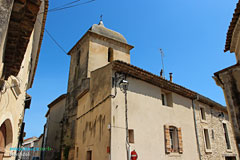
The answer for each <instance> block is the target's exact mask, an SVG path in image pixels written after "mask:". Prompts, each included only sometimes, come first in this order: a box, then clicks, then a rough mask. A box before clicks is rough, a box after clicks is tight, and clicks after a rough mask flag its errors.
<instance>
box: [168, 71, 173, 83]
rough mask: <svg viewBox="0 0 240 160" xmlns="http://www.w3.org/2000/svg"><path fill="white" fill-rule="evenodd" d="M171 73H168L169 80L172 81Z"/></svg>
mask: <svg viewBox="0 0 240 160" xmlns="http://www.w3.org/2000/svg"><path fill="white" fill-rule="evenodd" d="M172 74H173V73H169V77H170V82H172Z"/></svg>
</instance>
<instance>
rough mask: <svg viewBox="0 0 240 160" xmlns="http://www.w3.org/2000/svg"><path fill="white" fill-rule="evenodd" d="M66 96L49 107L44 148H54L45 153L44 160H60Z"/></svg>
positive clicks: (62, 96)
mask: <svg viewBox="0 0 240 160" xmlns="http://www.w3.org/2000/svg"><path fill="white" fill-rule="evenodd" d="M65 101H66V94H63V95H61V96H59V97H58V98H57V99H55V100H54V101H53V102H51V103H50V104H49V105H48V108H49V109H48V111H47V113H46V115H45V117H46V118H47V122H46V124H45V127H44V128H45V129H44V141H43V148H47V147H50V148H52V151H51V152H43V153H42V160H52V159H60V156H61V152H60V150H61V148H60V147H61V138H62V136H63V135H62V134H63V133H62V131H63V128H62V119H63V114H64V111H65Z"/></svg>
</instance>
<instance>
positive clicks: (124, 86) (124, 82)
mask: <svg viewBox="0 0 240 160" xmlns="http://www.w3.org/2000/svg"><path fill="white" fill-rule="evenodd" d="M126 78H127V77H126V75H125V76H124V79H122V80H121V81H120V83H119V86H120V88H122V89H123V90H122V91H123V93H124V95H125V123H126V124H125V125H126V150H127V160H129V158H130V145H129V141H128V140H129V135H128V106H127V90H128V85H129V83H128V81H127V80H126Z"/></svg>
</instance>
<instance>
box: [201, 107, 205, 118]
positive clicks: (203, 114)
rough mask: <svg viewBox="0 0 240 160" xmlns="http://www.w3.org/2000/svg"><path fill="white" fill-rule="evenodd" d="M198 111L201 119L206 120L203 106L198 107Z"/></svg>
mask: <svg viewBox="0 0 240 160" xmlns="http://www.w3.org/2000/svg"><path fill="white" fill-rule="evenodd" d="M200 112H201V119H202V120H206V115H205V109H204V108H203V107H200Z"/></svg>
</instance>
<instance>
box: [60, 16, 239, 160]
mask: <svg viewBox="0 0 240 160" xmlns="http://www.w3.org/2000/svg"><path fill="white" fill-rule="evenodd" d="M132 48H133V46H131V45H129V44H128V43H127V41H126V39H125V38H124V37H123V36H122V35H121V34H120V33H117V32H115V31H112V30H110V29H107V28H106V27H105V26H104V25H103V23H102V21H100V23H99V24H98V25H96V24H94V25H93V26H92V27H91V28H90V29H89V30H88V31H87V32H86V33H85V34H84V36H83V37H82V38H81V39H80V40H79V41H78V42H77V43H76V45H75V46H74V47H73V48H72V49H71V50H70V51H69V53H68V54H69V55H71V63H70V73H69V82H68V93H67V97H66V110H65V114H64V130H63V135H64V136H63V142H62V143H63V145H62V158H61V159H69V160H70V159H71V160H72V159H87V160H96V159H97V160H105V159H112V160H126V159H127V158H128V157H129V156H130V153H131V151H133V150H136V152H137V154H138V157H139V159H169V160H171V159H179V160H180V159H182V160H193V159H201V160H204V159H208V160H216V159H219V160H221V159H222V160H235V159H239V158H238V157H239V156H238V152H237V149H236V142H235V140H234V138H233V137H234V136H233V132H232V126H231V125H230V122H229V117H228V112H227V110H226V108H225V107H224V106H222V105H220V104H218V103H216V102H214V101H212V100H210V99H209V98H206V97H204V96H202V95H199V94H198V93H196V92H194V91H191V90H189V89H186V88H184V87H182V86H179V85H177V84H175V83H173V82H172V81H169V80H166V79H164V78H161V77H159V76H157V75H154V74H152V73H149V72H147V71H145V70H142V69H140V68H138V67H135V66H133V65H131V64H130V50H131V49H132ZM71 95H74V96H71ZM70 104H71V105H70Z"/></svg>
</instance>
